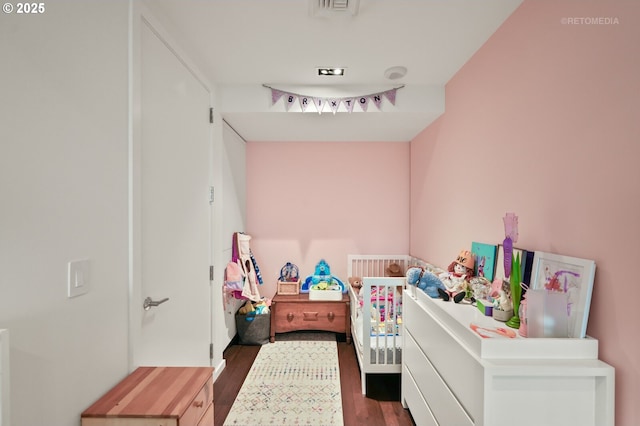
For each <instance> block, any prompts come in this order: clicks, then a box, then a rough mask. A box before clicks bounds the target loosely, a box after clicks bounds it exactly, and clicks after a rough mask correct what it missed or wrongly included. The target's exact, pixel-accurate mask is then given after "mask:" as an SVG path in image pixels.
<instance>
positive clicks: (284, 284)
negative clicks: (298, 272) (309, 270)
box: [277, 279, 300, 295]
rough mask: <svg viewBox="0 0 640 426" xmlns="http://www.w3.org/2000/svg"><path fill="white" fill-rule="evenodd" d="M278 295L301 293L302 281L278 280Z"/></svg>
mask: <svg viewBox="0 0 640 426" xmlns="http://www.w3.org/2000/svg"><path fill="white" fill-rule="evenodd" d="M277 293H278V294H284V295H294V294H299V293H300V280H299V279H298V280H296V281H280V280H278V290H277Z"/></svg>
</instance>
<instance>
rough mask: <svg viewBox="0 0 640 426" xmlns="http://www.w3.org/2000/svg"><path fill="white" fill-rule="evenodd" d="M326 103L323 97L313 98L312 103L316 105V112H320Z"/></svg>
mask: <svg viewBox="0 0 640 426" xmlns="http://www.w3.org/2000/svg"><path fill="white" fill-rule="evenodd" d="M326 103H327V100H326V99H324V98H313V104H314V105H315V106H316V110H317V111H318V114H322V110H323V109H324V104H326Z"/></svg>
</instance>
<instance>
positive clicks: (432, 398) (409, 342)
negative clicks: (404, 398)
mask: <svg viewBox="0 0 640 426" xmlns="http://www.w3.org/2000/svg"><path fill="white" fill-rule="evenodd" d="M404 345H405V347H404V353H403V357H404V368H405V370H406V371H407V372H408V373H410V376H411V378H412V379H413V380H414V381H415V384H416V386H417V387H418V389H419V390H420V394H422V395H423V396H424V399H425V401H427V404H428V406H429V409H430V410H431V412H432V413H433V415H434V417H435V418H436V420H437V421H438V424H439V425H456V426H473V424H474V423H473V420H472V419H471V418H470V417H469V415H468V414H467V413H466V411H465V410H464V408H463V407H462V406H461V405H460V402H459V401H458V400H457V398H456V397H455V395H454V394H453V393H452V392H451V390H450V389H449V388H448V387H447V385H446V383H445V382H444V381H443V380H442V378H441V377H440V375H439V374H438V373H437V371H436V370H435V369H434V368H433V365H432V364H431V362H429V360H428V359H427V357H426V356H425V355H424V354H423V353H422V351H421V350H420V347H419V346H418V344H417V343H416V341H415V340H414V339H413V337H412V336H411V335H410V334H408V333H407V334H406V335H405V338H404Z"/></svg>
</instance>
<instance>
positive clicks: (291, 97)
mask: <svg viewBox="0 0 640 426" xmlns="http://www.w3.org/2000/svg"><path fill="white" fill-rule="evenodd" d="M286 95H287V97H286V98H285V99H284V109H285V111H287V112H289V109H291V105H293V104H295V103H296V101H297V100H298V97H297V96H296V95H293V94H291V93H286Z"/></svg>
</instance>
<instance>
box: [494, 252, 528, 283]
mask: <svg viewBox="0 0 640 426" xmlns="http://www.w3.org/2000/svg"><path fill="white" fill-rule="evenodd" d="M518 254H519V255H520V270H521V271H522V272H523V277H522V282H525V283H526V282H527V281H525V278H526V277H525V276H524V271H525V267H526V265H525V263H526V259H527V251H526V250H522V249H519V248H515V247H514V248H513V258H514V259H515V258H516V255H518ZM498 278H500V279H502V280H504V279H505V278H507V276H506V273H505V270H504V245H502V244H499V245H498V254H497V255H496V272H495V275H494V279H498ZM507 281H508V280H507Z"/></svg>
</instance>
